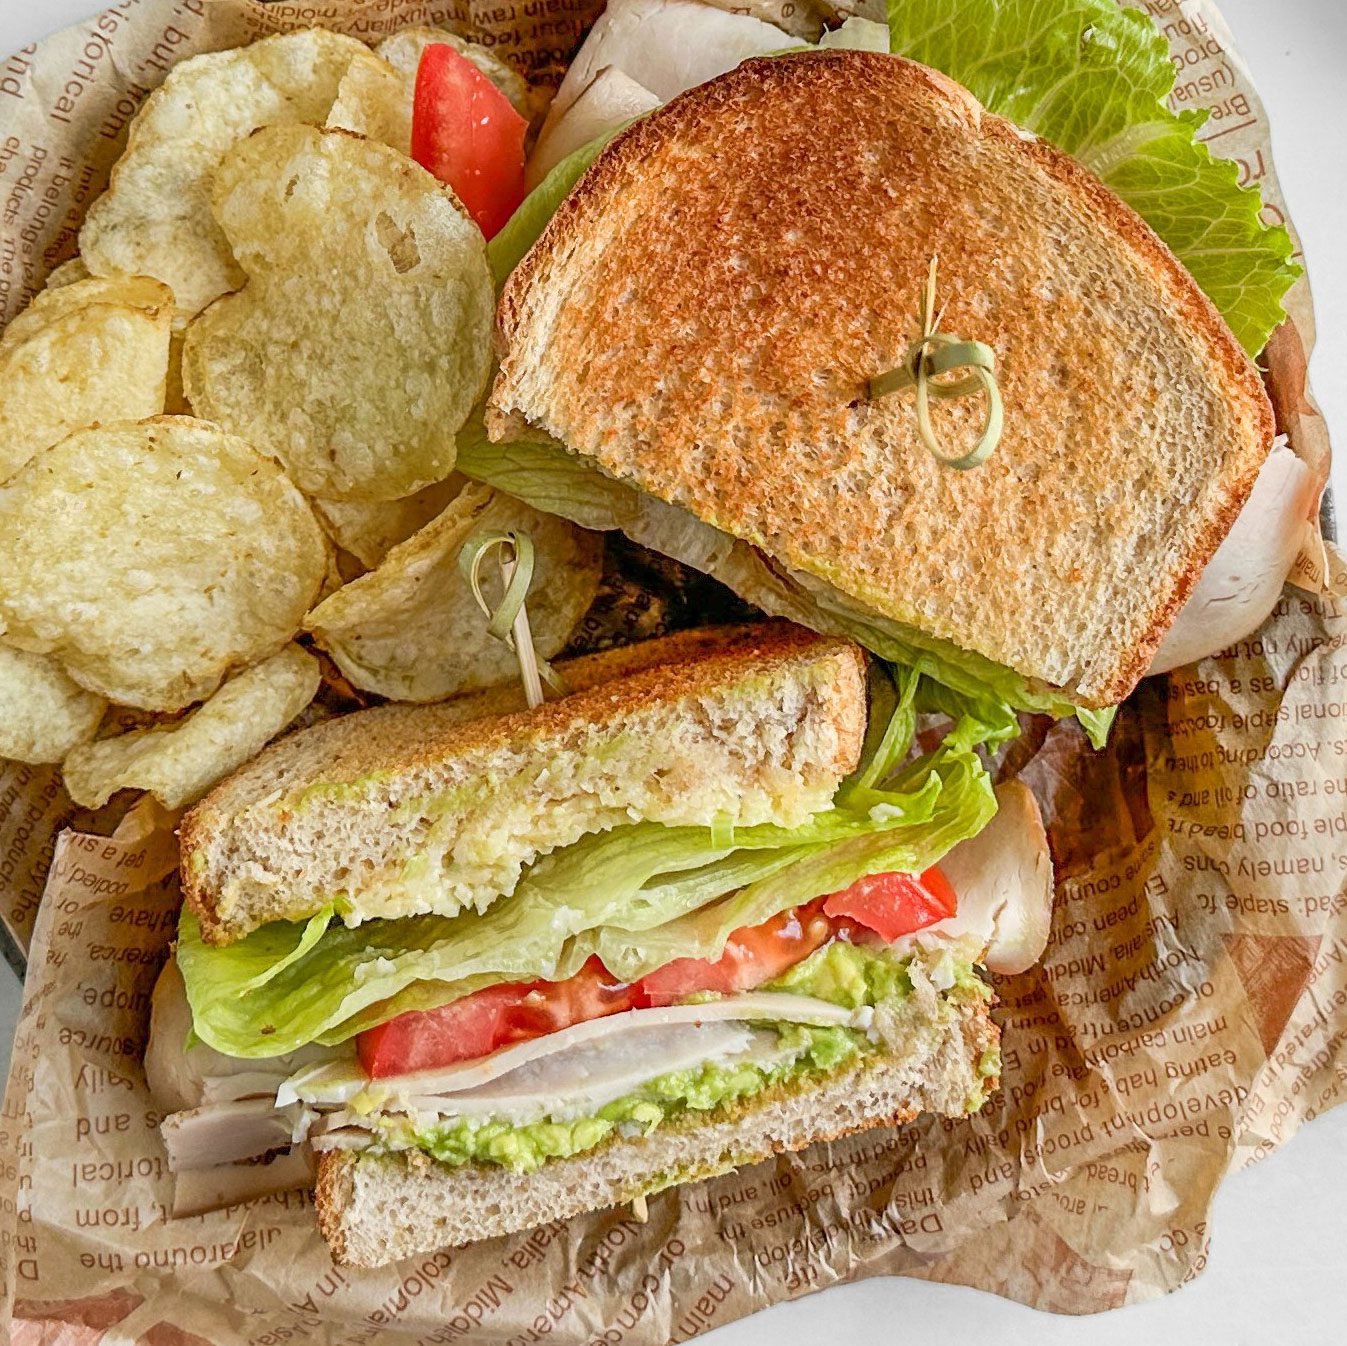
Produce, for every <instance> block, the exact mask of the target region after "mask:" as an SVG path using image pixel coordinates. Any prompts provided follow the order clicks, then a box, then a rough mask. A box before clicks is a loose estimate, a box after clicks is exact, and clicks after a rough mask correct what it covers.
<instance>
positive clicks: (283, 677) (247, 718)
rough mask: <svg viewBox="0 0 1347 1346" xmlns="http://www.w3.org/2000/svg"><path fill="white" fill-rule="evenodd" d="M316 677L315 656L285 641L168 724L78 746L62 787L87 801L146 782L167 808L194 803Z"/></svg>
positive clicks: (291, 711)
mask: <svg viewBox="0 0 1347 1346" xmlns="http://www.w3.org/2000/svg"><path fill="white" fill-rule="evenodd" d="M319 681H320V675H319V671H318V660H317V659H315V658H314V657H313V655H311V654H309V653H307V652H306V651H304V650H302V649H300V647H299V646H298V645H287V646H286V648H285V649H283V650H282V651H281V652H280V653H279V654H273V655H272V656H271V658H270V659H266V660H264V661H263V662H262V663H260V664H258V665H257V667H256V668H250V669H248V670H247V671H246V672H244V673H240V674H239V675H238V676H237V677H235V678H231V679H230V680H229V681H228V682H226V683H225V684H224V686H223V687H221V688H220V690H219V691H218V692H216V693H215V695H214V696H212V697H211V698H210V700H209V701H206V702H205V703H204V704H203V705H200V706H198V707H197V708H196V709H195V710H193V711H191V712H189V713H188V714H187V715H185V716H183V718H182V719H180V720H176V721H174V722H173V723H172V724H162V725H156V726H154V727H153V728H151V729H135V730H132V731H131V732H130V733H128V734H118V735H117V736H116V737H115V738H102V739H99V740H98V741H97V742H95V743H86V744H84V745H83V746H82V747H78V748H76V749H75V750H74V751H73V752H72V753H71V754H70V755H69V757H67V758H66V761H65V766H64V768H63V772H62V774H63V775H64V776H65V788H66V790H67V792H68V793H69V795H70V797H71V799H73V800H74V801H75V803H77V804H83V805H84V806H85V807H86V808H100V807H101V806H102V805H104V804H106V803H107V802H108V800H109V799H110V798H112V796H113V795H114V794H116V793H117V791H118V790H148V791H149V792H150V793H151V794H152V795H153V796H154V797H155V798H156V799H157V800H158V801H159V802H160V803H161V804H163V805H164V807H165V808H170V809H177V808H182V807H183V806H184V805H187V804H194V803H196V801H197V800H198V799H200V798H201V796H202V795H204V794H205V793H206V791H207V790H209V789H210V787H211V786H212V785H214V784H215V783H216V782H217V781H221V780H223V779H224V778H225V777H226V776H227V775H229V773H230V772H231V771H233V770H235V769H236V768H238V767H241V766H242V765H243V764H244V762H246V761H248V760H249V758H251V757H253V756H254V755H255V754H257V753H259V752H261V751H262V749H263V748H264V747H265V746H266V745H267V744H268V743H269V742H270V741H271V740H272V739H273V738H275V737H276V735H277V734H279V733H280V732H281V730H282V729H284V728H285V727H286V725H288V724H289V723H290V722H291V721H292V720H293V719H294V718H295V716H297V715H298V714H299V713H300V711H302V710H303V709H304V707H305V706H307V705H308V704H309V702H310V701H312V700H313V698H314V696H315V694H316V693H317V691H318V683H319Z"/></svg>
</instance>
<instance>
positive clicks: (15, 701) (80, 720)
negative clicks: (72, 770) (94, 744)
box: [0, 644, 108, 763]
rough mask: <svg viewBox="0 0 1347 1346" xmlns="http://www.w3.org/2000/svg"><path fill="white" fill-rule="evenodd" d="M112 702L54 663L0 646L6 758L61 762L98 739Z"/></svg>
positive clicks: (0, 737)
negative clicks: (72, 751)
mask: <svg viewBox="0 0 1347 1346" xmlns="http://www.w3.org/2000/svg"><path fill="white" fill-rule="evenodd" d="M107 704H108V703H107V702H106V701H104V700H103V698H102V697H101V696H95V695H94V694H93V693H92V692H86V691H85V690H84V688H83V687H80V686H78V685H77V684H75V683H73V682H71V680H70V679H69V678H68V677H67V676H66V674H65V671H64V670H63V669H62V668H61V666H60V664H58V663H57V662H56V661H55V660H54V659H49V658H47V656H46V655H43V654H29V653H28V651H27V650H16V649H14V648H13V646H10V645H5V644H0V757H8V758H11V759H12V760H13V761H16V762H33V763H38V762H59V761H60V760H61V759H62V758H63V757H64V756H65V755H66V753H68V752H69V751H70V749H71V748H73V747H74V746H75V744H77V743H83V742H84V740H85V739H88V738H93V736H94V731H95V730H96V729H97V728H98V722H99V721H100V720H101V719H102V718H103V712H104V711H105V710H106V709H107Z"/></svg>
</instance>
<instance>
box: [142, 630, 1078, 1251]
mask: <svg viewBox="0 0 1347 1346" xmlns="http://www.w3.org/2000/svg"><path fill="white" fill-rule="evenodd" d="M556 672H557V674H558V675H559V676H560V678H561V679H564V687H565V691H564V694H562V695H559V696H556V697H555V698H554V699H552V700H549V701H547V702H546V703H544V704H543V705H541V706H537V707H534V708H532V709H528V708H523V707H522V698H521V697H520V696H519V694H517V693H515V692H514V691H512V690H509V689H497V690H494V691H491V692H485V693H477V694H474V695H471V696H467V697H463V698H460V699H458V700H454V701H446V702H442V703H440V704H437V705H431V706H395V705H390V706H385V707H380V708H377V709H372V710H366V711H360V712H356V713H354V714H351V715H347V716H345V717H342V718H340V719H336V720H332V721H329V722H326V723H322V724H319V725H316V726H314V727H311V728H308V729H305V730H302V731H300V732H297V733H295V734H293V735H292V736H290V737H289V738H287V739H285V740H283V741H281V742H280V743H278V744H275V745H273V746H272V747H271V748H269V749H268V750H267V751H265V752H264V753H263V754H262V755H261V756H260V757H258V758H257V759H256V760H255V761H254V762H252V763H251V764H250V765H248V766H246V767H244V768H243V769H242V770H241V771H239V772H238V773H237V774H236V775H235V776H233V777H232V778H230V779H229V780H227V781H226V782H224V783H223V784H222V785H220V786H219V787H217V788H216V790H215V791H214V792H213V793H212V794H210V795H209V796H207V798H206V799H204V800H203V801H202V802H201V803H200V804H199V805H198V806H197V807H196V808H195V809H193V810H192V812H191V813H189V814H188V815H187V817H186V818H185V819H184V822H183V825H182V829H181V842H182V879H183V886H184V892H185V897H186V906H185V908H184V911H183V915H182V920H181V926H180V930H179V938H178V943H177V947H176V954H175V959H174V961H173V962H171V963H170V964H169V966H168V968H167V969H166V971H165V973H164V976H163V977H162V978H161V981H160V983H159V986H158V987H157V989H156V993H155V1001H154V1014H153V1023H152V1030H151V1039H150V1046H149V1049H148V1054H147V1060H146V1070H147V1075H148V1078H149V1080H150V1083H151V1087H152V1089H153V1091H154V1092H155V1094H156V1097H157V1100H158V1102H159V1105H160V1107H161V1108H162V1109H163V1110H164V1112H165V1113H166V1114H167V1116H166V1120H165V1121H164V1124H163V1133H164V1137H165V1141H166V1144H167V1149H168V1154H169V1159H170V1165H171V1167H172V1168H173V1170H174V1171H175V1173H176V1175H177V1208H178V1209H179V1210H180V1211H183V1212H190V1211H192V1210H199V1209H203V1208H205V1207H206V1206H208V1205H210V1204H213V1203H219V1202H225V1201H232V1200H238V1199H241V1198H242V1197H244V1196H246V1195H250V1194H255V1193H257V1192H258V1191H261V1190H266V1189H267V1187H268V1186H271V1187H274V1186H276V1185H278V1184H279V1185H284V1184H286V1183H302V1182H304V1181H313V1182H314V1183H315V1185H316V1191H317V1212H318V1220H319V1224H320V1226H321V1228H322V1231H323V1233H324V1234H325V1236H326V1237H327V1239H328V1241H329V1243H330V1244H331V1247H332V1250H333V1254H334V1256H335V1257H336V1259H337V1260H338V1261H340V1262H343V1263H349V1264H354V1265H377V1264H380V1263H383V1262H387V1261H391V1260H394V1259H396V1258H400V1257H404V1256H407V1255H410V1254H412V1253H416V1252H419V1251H424V1250H428V1249H432V1248H438V1247H442V1246H446V1245H454V1244H462V1243H466V1242H469V1241H472V1240H475V1239H481V1238H488V1237H491V1236H494V1235H497V1234H502V1233H507V1232H510V1231H512V1230H517V1229H521V1228H526V1227H529V1226H531V1225H533V1224H536V1223H539V1222H542V1221H546V1220H552V1219H557V1218H565V1217H568V1216H571V1215H575V1214H577V1213H580V1212H583V1211H587V1210H592V1209H596V1208H601V1207H605V1206H611V1205H614V1204H617V1203H622V1202H628V1201H634V1200H638V1199H641V1198H643V1197H644V1196H646V1195H648V1194H650V1193H653V1192H656V1191H659V1190H661V1189H663V1188H665V1187H669V1186H672V1185H674V1184H677V1183H680V1182H684V1181H689V1180H693V1179H698V1178H703V1177H707V1176H710V1175H713V1174H716V1173H721V1172H724V1171H726V1170H727V1169H729V1168H731V1167H734V1166H736V1165H739V1164H744V1163H750V1162H753V1161H755V1160H758V1159H762V1158H765V1157H767V1156H769V1155H771V1154H773V1153H775V1152H778V1151H781V1150H794V1149H800V1148H802V1147H804V1146H807V1145H809V1144H811V1143H813V1142H815V1141H818V1140H822V1139H825V1138H829V1137H835V1136H840V1135H844V1134H846V1133H848V1132H852V1131H856V1130H860V1129H863V1128H866V1127H873V1126H880V1125H891V1124H893V1123H895V1122H901V1121H904V1120H907V1119H910V1118H912V1117H914V1116H916V1115H917V1114H919V1113H921V1112H935V1113H940V1114H944V1115H946V1116H954V1117H957V1116H961V1115H964V1114H966V1113H969V1112H971V1111H974V1110H976V1109H977V1108H979V1107H980V1106H981V1105H982V1103H983V1101H984V1099H985V1098H986V1097H987V1095H988V1092H989V1091H990V1090H992V1089H993V1088H994V1087H995V1085H996V1082H997V1076H998V1071H999V1057H998V1036H997V1029H996V1027H995V1025H994V1023H993V1022H992V1020H991V1018H990V1016H989V1013H988V1009H989V1004H990V1001H991V998H992V996H991V991H990V988H989V986H988V984H987V983H986V982H985V981H984V980H983V979H982V977H981V975H980V973H979V970H978V968H979V965H981V966H985V967H989V968H991V969H992V970H994V971H995V970H1000V971H1005V972H1014V971H1020V970H1023V969H1024V968H1026V967H1028V966H1029V965H1031V964H1032V963H1033V962H1034V961H1035V960H1036V959H1037V957H1038V955H1039V954H1040V953H1041V951H1042V948H1043V946H1044V944H1045V941H1046V939H1047V934H1048V922H1049V915H1050V908H1051V895H1052V871H1051V863H1050V860H1049V857H1048V850H1047V843H1046V839H1045V836H1044V832H1043V825H1042V822H1041V819H1040V818H1039V816H1038V811H1037V809H1036V807H1035V805H1034V803H1033V799H1032V796H1030V794H1029V792H1028V791H1027V790H1026V789H1025V788H1024V787H1022V786H1019V785H1015V784H1010V785H1005V786H1002V787H1000V788H998V789H993V785H992V782H991V780H990V778H989V776H988V773H987V771H986V769H985V767H984V764H983V760H982V757H981V756H980V754H979V749H980V746H982V745H985V744H986V743H988V742H990V741H993V740H994V738H995V732H996V726H995V725H989V724H988V723H987V722H985V721H984V720H982V719H980V718H979V715H978V711H977V707H976V705H975V704H974V703H973V702H971V701H966V700H963V699H961V698H959V697H958V696H957V695H956V694H954V693H951V692H950V691H949V689H947V688H945V687H943V686H942V685H940V684H938V683H935V682H933V681H931V680H930V679H928V678H925V677H923V676H922V675H920V674H918V673H915V672H911V671H908V670H901V669H899V670H893V671H890V670H888V669H886V668H884V667H883V666H881V665H878V664H875V665H873V666H871V665H870V663H869V661H868V659H867V656H866V655H865V654H864V653H863V651H862V650H861V649H860V648H859V647H858V646H856V645H855V644H853V643H851V642H849V641H846V640H842V639H838V638H836V637H831V636H822V635H817V634H815V633H813V632H810V631H807V630H805V629H803V628H801V627H798V626H792V625H789V624H787V623H784V622H778V623H767V624H763V625H758V626H748V627H734V628H712V629H704V630H699V631H692V632H685V633H681V634H678V635H674V636H668V637H664V638H661V639H658V640H653V641H649V642H646V643H643V644H639V645H633V646H628V647H624V648H621V649H617V650H612V651H608V652H605V653H600V654H594V655H587V656H584V657H581V658H577V659H573V660H570V661H562V662H561V663H559V664H558V665H556ZM919 730H920V733H919V732H918V731H919ZM922 744H925V745H926V750H925V751H923V750H922V747H921V745H922ZM261 1159H266V1160H267V1161H268V1162H266V1163H259V1162H257V1161H258V1160H261Z"/></svg>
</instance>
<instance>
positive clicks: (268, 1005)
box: [178, 731, 996, 1057]
mask: <svg viewBox="0 0 1347 1346" xmlns="http://www.w3.org/2000/svg"><path fill="white" fill-rule="evenodd" d="M902 732H903V731H899V732H898V733H897V734H896V735H893V736H890V747H892V745H893V742H894V741H895V740H898V739H901V738H902ZM971 737H972V735H971V733H969V732H967V731H966V732H965V733H964V734H963V736H962V740H961V741H960V742H959V743H957V744H956V745H955V746H945V747H942V748H940V749H939V750H937V751H936V752H935V753H933V754H930V755H928V756H926V757H924V758H919V759H917V760H916V761H914V762H912V763H910V764H909V765H907V766H905V767H903V768H902V769H901V770H900V771H898V772H897V774H896V775H891V776H890V778H889V779H887V780H879V781H878V783H873V782H869V781H867V780H866V779H865V772H864V771H862V772H860V773H858V776H857V777H856V778H855V779H853V780H852V781H850V782H848V783H847V784H846V786H845V787H844V789H843V790H842V791H839V794H838V798H837V800H836V802H835V804H834V807H833V808H831V809H828V810H825V811H824V812H823V813H821V814H818V815H816V816H815V817H814V818H813V819H811V820H810V821H809V822H807V823H805V824H804V825H803V826H801V827H795V828H783V827H775V826H771V825H764V826H758V827H746V828H737V829H735V831H734V833H733V836H732V838H730V839H729V841H728V842H727V841H726V840H725V839H724V838H720V839H717V838H716V837H715V836H713V831H712V829H711V828H706V827H664V826H661V825H660V824H658V823H634V824H631V825H629V826H626V827H621V828H615V829H613V830H612V831H610V832H604V833H600V834H598V835H595V836H591V837H586V838H585V839H584V840H582V841H580V842H578V843H576V844H575V845H573V846H568V847H565V848H564V849H562V850H558V851H554V852H553V853H551V854H550V855H546V856H543V857H542V858H541V859H539V860H538V861H536V862H535V863H534V865H533V866H532V867H531V868H530V869H529V871H528V872H527V873H526V874H525V875H524V877H523V879H522V880H521V881H520V884H519V886H518V887H517V888H516V890H515V892H514V894H513V896H511V897H508V898H503V899H501V900H500V901H498V902H497V903H496V904H495V905H494V906H492V907H491V908H490V909H488V910H487V911H486V912H485V913H484V914H476V913H464V914H460V915H458V916H454V917H437V916H417V917H411V918H408V919H401V920H376V921H369V922H366V923H365V924H363V925H360V926H357V927H355V928H353V929H351V928H347V927H346V926H344V925H342V924H340V923H336V924H333V925H330V926H328V927H327V929H326V930H325V931H323V932H322V933H321V937H316V934H315V925H314V922H309V923H308V924H307V925H300V924H290V923H283V922H277V923H274V924H272V925H268V926H264V927H263V928H262V929H260V930H257V931H254V932H253V933H252V934H251V935H248V936H247V937H246V938H245V939H242V940H239V941H237V942H236V943H234V944H230V945H228V946H226V947H224V948H212V947H209V946H207V945H206V944H204V943H203V942H202V940H201V932H200V928H199V927H198V925H197V922H196V918H195V917H194V916H193V914H192V913H191V911H190V910H184V912H183V916H182V920H181V923H180V926H179V932H178V963H179V966H180V968H181V969H182V974H183V979H184V981H185V983H186V986H187V997H188V1000H189V1002H190V1004H191V1007H192V1015H193V1022H194V1025H195V1031H196V1033H197V1036H198V1037H200V1038H201V1040H202V1041H204V1042H206V1043H209V1044H210V1045H211V1046H212V1047H215V1048H216V1049H218V1050H219V1051H222V1052H226V1053H228V1054H230V1055H231V1056H238V1057H264V1056H278V1055H281V1054H283V1053H285V1052H289V1051H292V1050H294V1049H295V1048H297V1047H300V1046H302V1045H304V1044H305V1043H308V1042H313V1041H316V1040H322V1041H325V1042H335V1041H342V1040H344V1039H345V1038H347V1037H349V1036H351V1035H352V1034H353V1033H355V1032H357V1031H359V1030H360V1029H362V1028H366V1027H370V1026H372V1025H373V1024H375V1023H380V1022H383V1021H384V1020H386V1019H389V1018H392V1017H393V1016H394V1015H395V1014H398V1013H401V1012H403V1011H404V1010H407V1009H411V1008H419V1009H426V1008H431V1007H433V1006H434V1005H438V1004H444V1003H446V1002H447V1001H450V1000H454V999H457V998H458V997H459V996H460V995H465V994H468V993H469V992H470V991H474V990H478V989H481V988H482V987H483V986H488V985H491V984H493V983H497V982H505V981H527V980H532V979H534V978H538V977H544V978H548V979H551V980H555V979H560V978H564V977H568V976H570V975H572V974H573V973H574V972H576V971H578V970H579V968H580V966H581V964H582V963H583V962H584V960H585V959H586V958H587V957H588V956H589V955H590V953H592V952H595V951H600V950H601V951H602V953H603V957H604V961H605V962H606V963H608V966H609V967H610V968H611V969H612V971H614V972H615V973H617V974H618V975H619V976H626V977H638V976H642V975H644V974H645V973H646V972H651V971H654V969H655V968H657V967H660V966H663V964H664V963H666V962H668V961H670V960H671V959H672V958H675V957H682V956H690V957H716V956H718V955H719V952H720V951H721V949H723V947H724V942H725V939H726V937H727V936H728V935H729V934H730V932H731V931H732V930H734V929H736V928H738V927H739V926H742V925H746V924H755V923H757V922H759V921H764V920H767V919H768V918H769V917H770V916H772V915H775V914H776V913H777V912H779V911H784V910H786V909H787V908H789V907H793V906H797V905H799V904H800V903H802V902H807V901H809V900H811V899H812V898H814V897H817V896H820V895H821V894H823V893H827V892H833V891H836V890H837V889H839V888H844V887H846V886H848V885H849V884H851V883H853V882H855V880H857V879H858V878H861V877H863V876H865V875H867V874H872V873H875V872H877V871H878V870H880V869H903V870H906V871H909V872H915V871H919V870H922V869H925V868H927V867H928V866H930V865H932V864H935V863H936V862H937V861H938V860H939V859H940V857H941V856H942V855H944V853H945V852H946V851H947V850H948V849H949V848H950V847H951V846H953V845H955V844H956V843H957V842H959V841H962V840H963V839H964V838H966V837H970V836H972V835H974V834H975V833H976V832H978V831H980V830H981V829H982V827H984V826H985V825H986V823H987V822H988V821H989V820H990V818H991V816H992V814H993V813H994V812H995V810H996V802H995V796H994V794H993V792H992V787H991V781H990V779H989V778H988V776H987V773H986V771H985V769H984V768H983V766H982V763H981V761H980V760H979V758H978V757H977V755H976V753H975V752H974V751H973V750H972V748H971V747H968V746H965V742H966V740H968V739H969V738H971ZM904 750H905V749H904ZM886 774H889V773H886ZM727 895H732V896H727ZM699 913H704V914H702V915H698V914H699ZM689 918H692V919H689ZM315 919H317V918H315ZM319 929H321V927H319ZM610 959H611V961H610ZM244 987H246V988H247V993H246V994H244V993H243V988H244Z"/></svg>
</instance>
